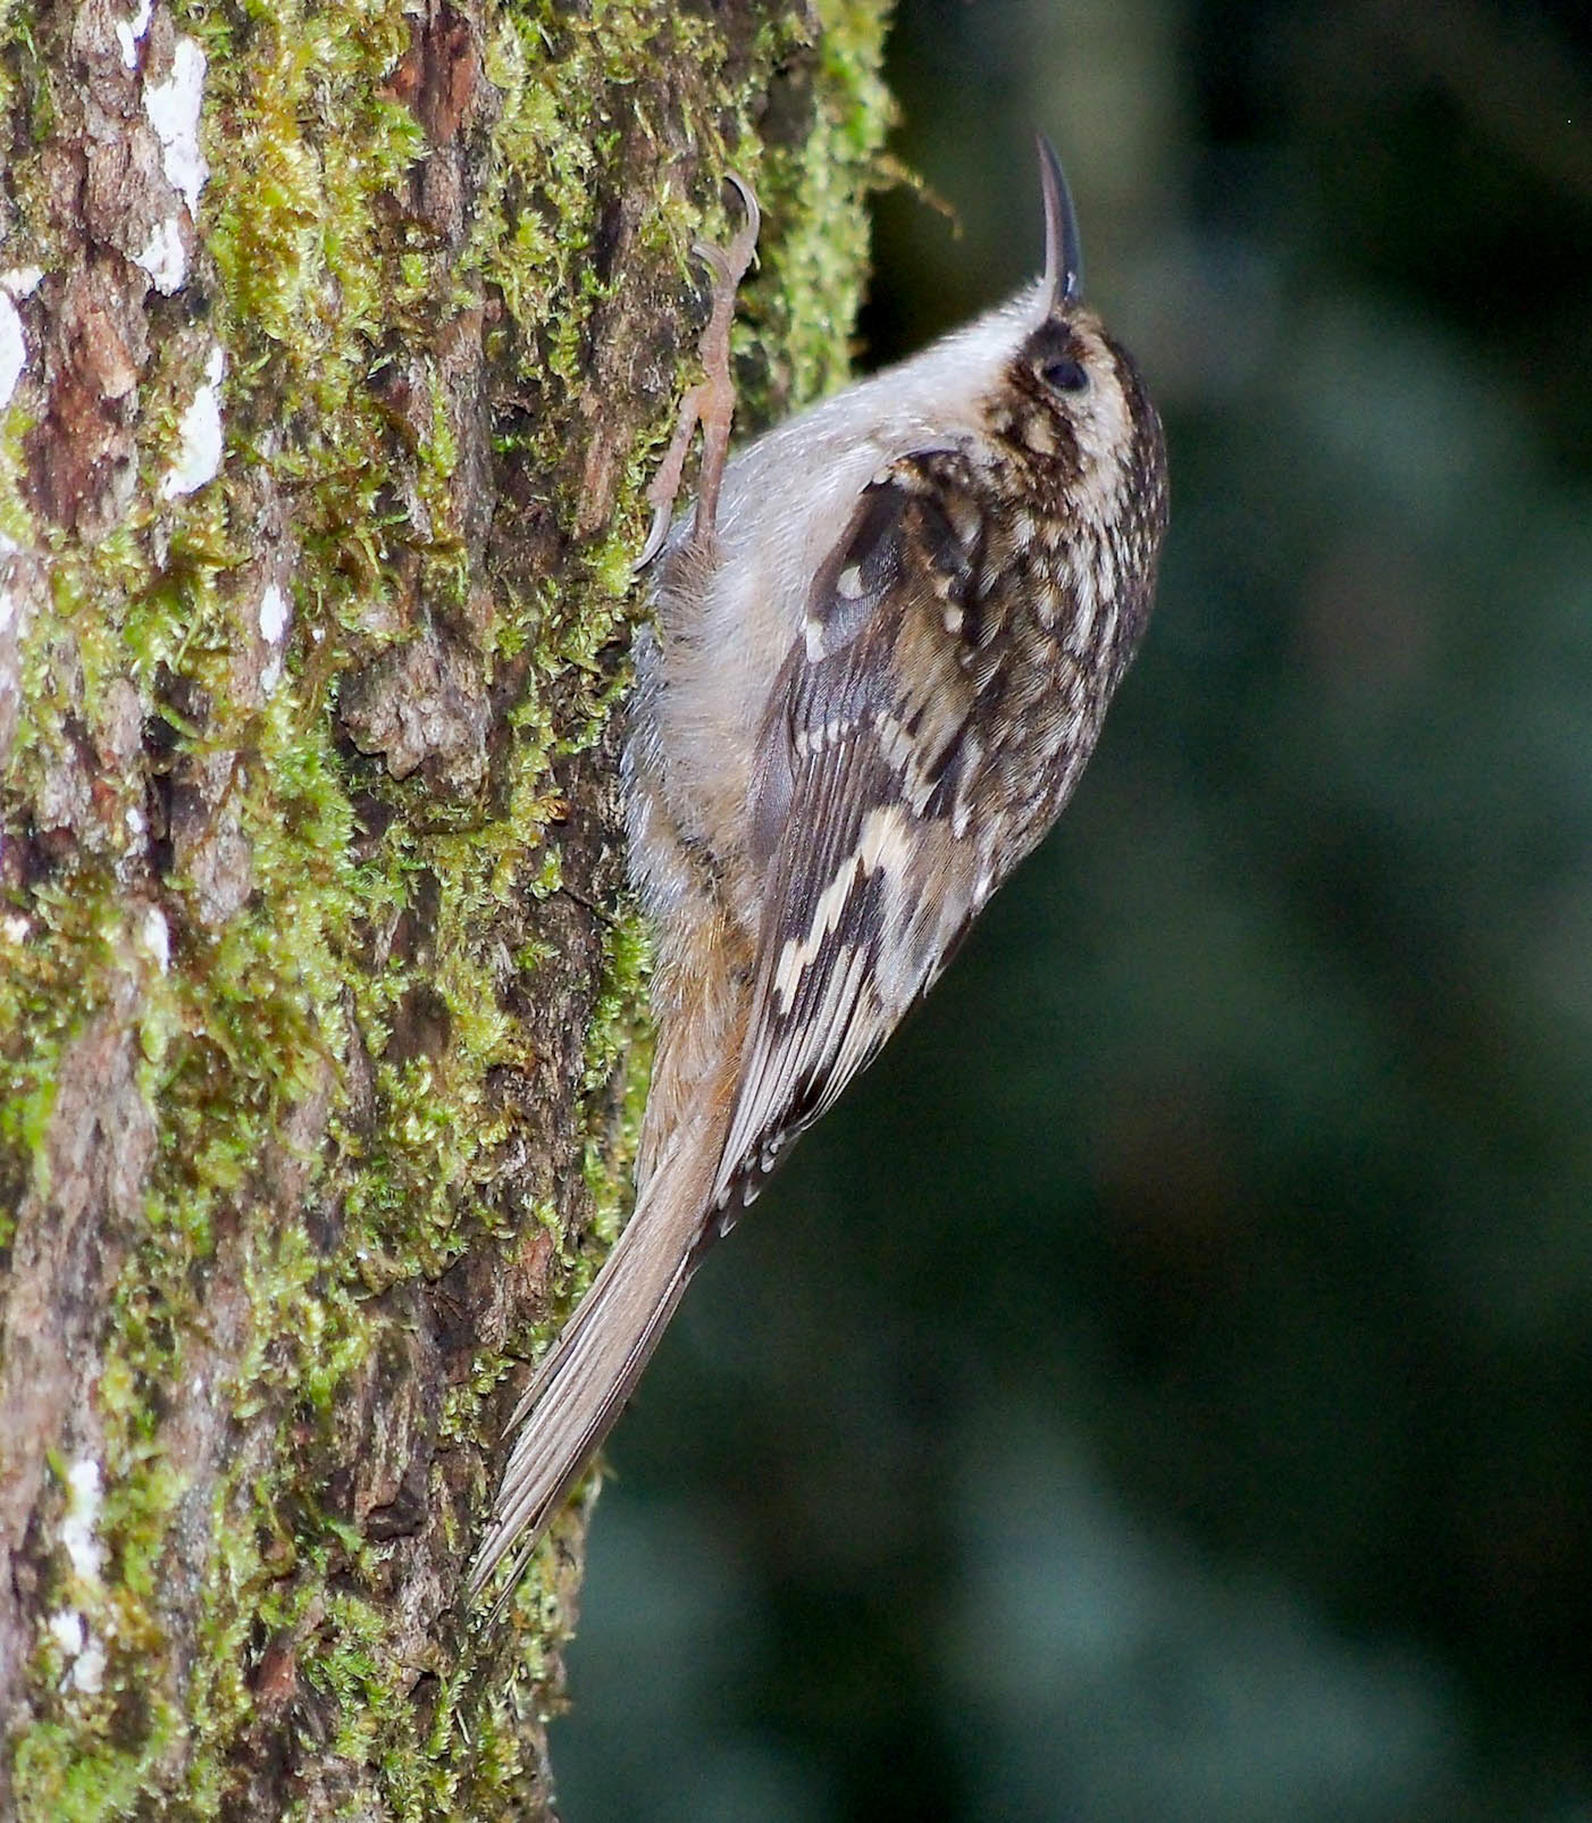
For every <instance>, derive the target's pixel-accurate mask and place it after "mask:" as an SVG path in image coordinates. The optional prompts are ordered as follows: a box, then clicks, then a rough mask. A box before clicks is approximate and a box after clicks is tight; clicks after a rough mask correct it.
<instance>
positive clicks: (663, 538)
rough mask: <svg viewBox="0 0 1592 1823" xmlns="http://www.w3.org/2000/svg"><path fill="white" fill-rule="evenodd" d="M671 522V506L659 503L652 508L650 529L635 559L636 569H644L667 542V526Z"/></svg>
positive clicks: (672, 516) (672, 518) (672, 520)
mask: <svg viewBox="0 0 1592 1823" xmlns="http://www.w3.org/2000/svg"><path fill="white" fill-rule="evenodd" d="M673 522H674V511H673V508H672V507H668V506H662V505H659V506H655V507H654V508H653V509H652V529H651V531H649V532H648V533H647V542H646V543H645V544H644V545H643V546H642V547H641V555H640V556H639V557H638V558H637V559H636V568H637V569H638V570H644V569H646V567H647V565H648V564H649V563H651V562H652V561H653V560H654V559H655V558H656V557H657V555H658V553H659V552H660V551H661V550H662V549H663V547H664V546H665V545H666V544H667V543H668V542H669V527H670V525H671V524H673Z"/></svg>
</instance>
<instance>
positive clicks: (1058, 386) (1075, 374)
mask: <svg viewBox="0 0 1592 1823" xmlns="http://www.w3.org/2000/svg"><path fill="white" fill-rule="evenodd" d="M1039 377H1040V379H1042V380H1043V381H1044V382H1045V384H1046V385H1047V386H1048V387H1049V388H1050V389H1051V391H1052V392H1082V391H1083V390H1084V388H1085V387H1086V386H1087V385H1088V384H1089V376H1088V374H1086V373H1085V372H1084V370H1083V363H1082V362H1081V361H1074V360H1072V359H1071V358H1070V357H1069V356H1065V355H1064V356H1063V357H1062V358H1061V359H1060V360H1057V361H1047V362H1046V363H1045V364H1044V366H1043V367H1041V368H1040V370H1039Z"/></svg>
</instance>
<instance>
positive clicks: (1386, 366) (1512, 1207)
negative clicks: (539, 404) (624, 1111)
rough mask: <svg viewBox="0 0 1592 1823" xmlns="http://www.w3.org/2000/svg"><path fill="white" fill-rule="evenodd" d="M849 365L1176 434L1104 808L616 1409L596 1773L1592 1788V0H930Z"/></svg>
mask: <svg viewBox="0 0 1592 1823" xmlns="http://www.w3.org/2000/svg"><path fill="white" fill-rule="evenodd" d="M889 74H890V78H891V81H892V84H893V87H894V89H895V92H896V94H897V95H898V97H899V99H900V102H901V105H902V111H903V119H902V125H901V128H900V131H899V133H898V135H897V137H896V140H895V141H894V144H895V147H896V149H897V150H898V151H899V153H900V155H901V157H902V158H903V159H904V160H905V161H906V162H907V163H908V164H909V165H910V166H912V167H913V168H915V169H916V170H917V171H919V172H921V173H922V175H923V176H924V178H925V179H926V180H927V182H928V183H929V185H930V186H932V188H933V190H934V192H935V193H936V194H937V195H938V196H939V197H941V198H943V199H945V200H946V201H947V202H948V203H949V204H950V205H952V207H953V208H954V210H955V213H956V216H957V218H958V220H959V223H960V233H959V234H958V233H957V232H956V231H955V229H953V226H952V224H951V223H950V222H949V221H948V220H947V218H946V215H945V214H944V213H943V212H941V211H937V210H936V209H934V208H932V207H929V206H927V205H926V204H925V203H924V202H923V201H921V200H919V199H918V198H917V197H915V196H914V195H913V194H912V193H911V192H910V191H908V190H906V189H898V190H896V191H895V192H893V193H891V194H889V195H886V196H884V197H882V198H881V199H880V200H879V203H878V209H877V245H876V263H877V282H876V286H875V291H874V296H873V300H872V302H871V304H870V306H869V310H868V314H867V316H866V318H865V320H864V322H863V325H862V333H863V337H864V341H865V347H864V357H863V358H864V362H865V364H869V365H871V364H876V363H878V362H881V361H884V360H888V359H892V358H894V357H896V356H897V355H899V354H901V353H904V352H908V351H909V350H910V349H912V348H913V347H916V346H918V345H919V344H920V343H921V342H922V341H924V340H925V339H926V338H928V337H929V336H931V335H933V334H934V333H936V332H938V331H940V330H942V329H944V328H947V327H949V326H951V325H952V324H954V323H956V322H957V321H959V320H961V319H962V318H964V317H966V316H968V315H970V314H972V313H973V312H974V311H975V310H977V309H979V308H981V307H983V306H985V305H987V304H989V303H991V302H994V301H996V300H998V299H999V298H1000V297H1001V296H1002V295H1004V294H1005V293H1006V292H1007V291H1009V290H1010V289H1012V288H1013V287H1015V285H1016V284H1017V283H1018V282H1020V281H1021V280H1022V279H1023V278H1024V277H1025V276H1027V275H1029V274H1031V273H1032V272H1033V271H1034V270H1035V269H1036V268H1037V263H1038V255H1039V202H1038V192H1037V178H1036V173H1035V163H1034V156H1033V150H1032V140H1031V134H1032V129H1033V128H1034V127H1035V126H1042V127H1044V128H1045V129H1046V130H1047V131H1048V132H1049V133H1050V134H1051V136H1052V137H1053V139H1054V140H1055V142H1056V144H1057V146H1058V148H1059V149H1060V150H1061V153H1062V156H1063V159H1064V161H1065V163H1066V165H1067V168H1068V170H1069V173H1070V174H1071V177H1072V182H1073V185H1074V188H1075V191H1076V193H1077V197H1078V203H1079V209H1080V213H1081V216H1082V220H1083V226H1084V236H1085V247H1086V252H1087V255H1088V273H1089V291H1090V295H1091V297H1092V299H1093V300H1094V301H1095V302H1097V303H1098V304H1099V305H1100V306H1101V308H1102V309H1103V310H1104V312H1105V313H1106V314H1107V315H1108V317H1109V319H1110V321H1111V323H1112V324H1113V326H1114V327H1115V328H1116V329H1117V330H1118V331H1119V332H1120V333H1121V334H1122V335H1123V337H1124V339H1126V340H1127V341H1128V342H1129V343H1130V345H1131V346H1132V347H1133V348H1134V350H1135V351H1136V353H1137V354H1138V356H1139V359H1140V361H1141V364H1142V365H1143V367H1144V368H1145V370H1146V372H1147V374H1148V376H1149V379H1150V383H1151V386H1152V389H1153V390H1154V392H1155V394H1156V396H1157V398H1158V399H1159V401H1160V402H1161V405H1162V408H1163V412H1164V415H1165V417H1166V420H1167V425H1168V431H1169V436H1170V443H1171V461H1172V476H1173V529H1172V533H1171V537H1170V541H1169V545H1168V549H1167V555H1166V562H1165V567H1164V572H1163V579H1162V587H1161V593H1160V606H1159V609H1158V613H1157V617H1156V619H1155V621H1154V623H1153V624H1152V626H1151V630H1150V636H1149V639H1148V642H1147V644H1146V647H1145V650H1144V653H1143V656H1142V657H1141V659H1140V661H1139V665H1138V667H1137V669H1136V670H1135V672H1134V673H1133V674H1132V675H1131V676H1130V678H1129V679H1128V682H1127V684H1126V686H1125V687H1124V689H1123V691H1122V694H1121V697H1120V699H1119V701H1118V704H1117V707H1116V708H1115V710H1114V712H1113V715H1112V718H1111V720H1110V722H1109V724H1108V726H1107V730H1106V736H1105V740H1104V742H1103V745H1102V747H1101V750H1100V753H1099V755H1098V757H1097V759H1096V761H1095V763H1094V766H1093V768H1092V770H1091V771H1090V773H1089V774H1088V776H1087V777H1086V778H1085V780H1084V783H1083V786H1082V788H1081V789H1080V791H1079V793H1078V796H1077V799H1076V800H1075V803H1074V805H1073V807H1072V808H1071V809H1070V810H1069V812H1068V813H1067V815H1066V816H1065V817H1064V819H1063V821H1062V824H1061V827H1060V828H1059V830H1058V831H1057V833H1056V834H1055V835H1054V836H1053V837H1052V838H1051V840H1050V841H1049V842H1048V843H1047V845H1046V846H1045V848H1044V849H1043V851H1042V852H1041V853H1040V854H1039V855H1038V857H1037V858H1036V859H1035V860H1034V861H1032V862H1031V863H1030V864H1029V865H1028V866H1027V868H1026V869H1025V870H1024V871H1023V872H1022V874H1021V875H1020V876H1019V878H1018V879H1017V880H1016V881H1015V882H1014V883H1013V884H1012V885H1011V886H1009V887H1008V888H1007V889H1006V891H1005V893H1004V894H1003V895H1002V896H1001V897H1000V898H999V899H998V900H997V901H996V903H995V905H994V907H993V908H992V910H991V911H990V913H989V914H988V915H987V916H986V918H985V920H984V922H983V924H982V926H981V928H980V929H979V930H978V932H977V933H976V935H975V936H974V938H973V939H972V941H971V942H970V943H969V944H968V946H967V948H966V950H965V952H964V953H963V955H962V956H961V958H960V959H959V961H958V963H957V965H956V967H955V969H954V970H953V971H952V972H951V974H950V976H949V977H948V978H947V980H946V981H945V983H944V984H943V985H942V986H941V987H940V988H939V989H938V990H937V992H936V993H935V995H934V997H933V998H932V1000H931V1001H930V1003H929V1004H928V1006H927V1007H925V1008H924V1009H923V1010H922V1012H921V1013H920V1014H918V1015H917V1016H916V1018H915V1019H914V1020H913V1021H912V1022H911V1024H910V1026H909V1028H908V1030H907V1031H905V1032H904V1033H903V1034H902V1035H901V1037H900V1038H899V1039H898V1041H897V1042H896V1043H895V1044H893V1045H892V1046H891V1048H890V1049H889V1051H888V1052H887V1053H886V1055H885V1057H884V1059H883V1060H882V1061H881V1062H880V1063H879V1064H878V1065H876V1066H875V1068H874V1070H873V1072H872V1073H871V1074H870V1075H869V1076H868V1077H867V1078H866V1079H865V1080H864V1081H863V1082H862V1083H861V1084H860V1085H859V1086H858V1087H857V1088H856V1089H855V1090H854V1091H853V1092H852V1094H851V1095H850V1096H849V1097H848V1098H847V1100H846V1102H845V1104H844V1105H843V1107H842V1108H841V1109H840V1110H839V1111H838V1112H837V1113H836V1114H834V1115H833V1116H831V1117H830V1119H829V1120H828V1121H827V1123H825V1124H824V1125H823V1126H822V1127H821V1128H820V1129H819V1130H818V1131H817V1132H815V1133H814V1134H813V1135H812V1136H811V1137H810V1138H809V1139H807V1140H806V1141H804V1143H803V1145H802V1147H801V1148H800V1150H799V1152H798V1154H797V1156H796V1158H795V1160H794V1161H793V1163H792V1164H791V1166H790V1167H789V1169H788V1170H787V1171H786V1172H785V1173H784V1174H783V1175H782V1177H781V1178H780V1179H779V1180H778V1182H777V1184H776V1185H775V1186H774V1188H773V1189H772V1190H771V1191H770V1192H769V1194H768V1195H767V1196H766V1197H765V1198H764V1199H763V1200H762V1201H761V1202H760V1203H759V1204H758V1206H757V1208H756V1210H755V1211H754V1212H753V1216H752V1217H751V1219H749V1220H748V1222H747V1223H746V1224H744V1226H743V1227H742V1228H741V1229H740V1230H739V1231H738V1232H737V1234H736V1235H735V1236H734V1238H733V1239H732V1240H731V1241H730V1242H729V1243H727V1244H726V1245H725V1246H724V1247H723V1248H721V1249H719V1250H718V1252H717V1253H716V1254H715V1256H714V1257H713V1258H712V1259H711V1260H710V1262H709V1264H708V1267H707V1268H706V1269H705V1270H704V1272H703V1274H702V1276H701V1278H700V1280H699V1282H698V1284H697V1286H696V1288H695V1290H694V1291H693V1294H692V1296H691V1298H690V1299H689V1300H688V1302H687V1305H686V1308H685V1310H684V1312H683V1314H682V1316H681V1317H680V1318H679V1319H678V1320H677V1322H676V1324H675V1326H674V1329H673V1331H672V1333H671V1335H670V1336H669V1338H668V1340H667V1342H666V1344H665V1346H664V1348H663V1351H662V1353H661V1355H660V1357H659V1359H658V1361H657V1363H656V1365H655V1367H654V1369H653V1371H652V1372H651V1374H650V1375H649V1377H648V1379H647V1381H646V1384H645V1386H644V1388H643V1390H642V1393H641V1396H640V1398H639V1399H638V1401H637V1403H636V1406H635V1408H634V1409H633V1411H632V1413H631V1414H630V1416H629V1417H628V1418H627V1420H626V1421H625V1423H624V1424H623V1425H622V1426H621V1428H620V1430H619V1431H618V1433H617V1435H616V1438H615V1441H614V1443H613V1446H612V1449H611V1452H610V1454H611V1460H612V1462H613V1463H614V1465H615V1467H616V1470H617V1474H618V1479H617V1480H616V1481H614V1482H612V1483H610V1485H609V1486H608V1487H607V1488H606V1489H605V1491H604V1493H603V1497H602V1501H601V1504H600V1507H599V1509H598V1513H597V1517H596V1523H595V1526H594V1529H593V1533H592V1540H591V1557H590V1573H589V1577H588V1581H587V1586H586V1595H585V1602H584V1616H583V1626H582V1632H581V1637H580V1639H579V1640H578V1641H577V1643H576V1644H575V1646H574V1647H573V1648H572V1650H571V1653H570V1673H571V1679H572V1685H573V1690H574V1695H575V1708H574V1711H573V1713H572V1715H571V1716H570V1717H568V1718H567V1719H566V1720H564V1721H561V1722H560V1723H559V1724H558V1725H557V1727H556V1729H555V1732H554V1737H553V1750H554V1758H555V1764H556V1767H557V1769H558V1772H559V1775H560V1781H561V1789H562V1793H563V1804H564V1811H565V1815H566V1817H567V1819H568V1823H610V1820H612V1819H624V1820H625V1823H653V1820H654V1819H656V1820H657V1823H665V1820H667V1823H891V1820H893V1819H913V1820H915V1823H937V1820H939V1819H980V1820H982V1819H990V1820H995V1819H1001V1820H1003V1823H1004V1820H1008V1819H1009V1820H1012V1823H1028V1820H1030V1819H1032V1820H1035V1823H1038V1820H1040V1819H1069V1820H1071V1819H1077V1820H1079V1823H1096V1820H1098V1823H1139V1820H1141V1819H1142V1820H1144V1823H1151V1820H1155V1823H1177V1820H1181V1819H1199V1820H1202V1823H1203V1820H1206V1819H1210V1820H1215V1823H1248V1820H1250V1819H1255V1820H1257V1823H1258V1820H1261V1819H1266V1820H1269V1819H1281V1818H1289V1819H1309V1820H1314V1819H1321V1820H1322V1823H1327V1820H1328V1819H1331V1820H1332V1823H1362V1820H1364V1823H1371V1820H1378V1823H1380V1820H1382V1819H1400V1820H1403V1819H1433V1820H1438V1819H1441V1820H1443V1823H1463V1820H1465V1819H1471V1818H1475V1819H1489V1820H1490V1819H1500V1820H1512V1819H1517V1818H1518V1819H1532V1820H1533V1823H1537V1820H1541V1823H1575V1820H1577V1819H1592V462H1589V448H1592V8H1589V7H1588V6H1587V5H1586V3H1585V0H1563V3H1562V4H1557V5H1550V4H1546V3H1541V4H1536V5H1531V4H1515V5H1508V4H1504V0H1453V3H1444V4H1439V3H1438V0H1408V3H1405V4H1400V3H1398V0H1349V3H1348V4H1342V5H1332V6H1321V5H1318V4H1309V3H1306V0H1076V3H1075V0H904V3H903V4H902V6H901V8H900V10H899V13H898V17H897V24H896V27H895V32H894V38H893V41H892V48H891V54H890V67H889Z"/></svg>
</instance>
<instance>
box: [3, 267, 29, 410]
mask: <svg viewBox="0 0 1592 1823" xmlns="http://www.w3.org/2000/svg"><path fill="white" fill-rule="evenodd" d="M27 364H28V344H27V341H26V339H25V338H24V336H23V334H22V319H21V317H19V316H18V315H17V307H16V305H15V304H13V303H12V302H11V300H10V298H8V297H7V296H6V295H5V294H4V293H3V292H0V411H4V410H5V408H6V407H7V406H8V405H9V404H10V403H11V395H12V394H13V393H14V392H15V391H16V389H17V381H18V380H20V379H21V378H22V370H23V369H24V368H25V367H26V366H27Z"/></svg>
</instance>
